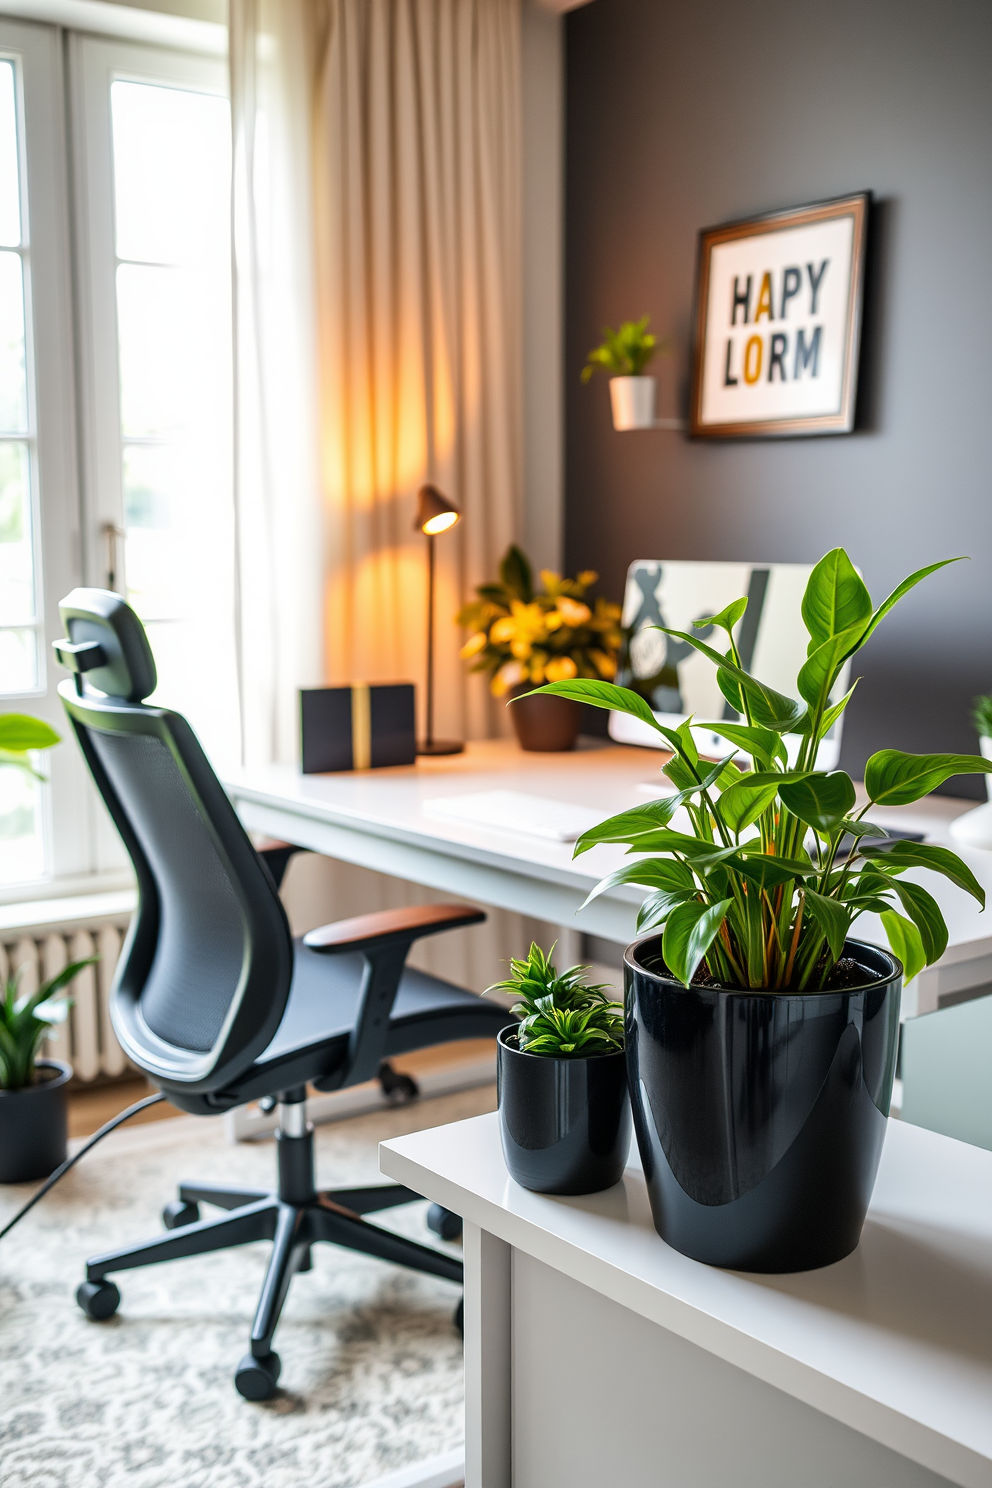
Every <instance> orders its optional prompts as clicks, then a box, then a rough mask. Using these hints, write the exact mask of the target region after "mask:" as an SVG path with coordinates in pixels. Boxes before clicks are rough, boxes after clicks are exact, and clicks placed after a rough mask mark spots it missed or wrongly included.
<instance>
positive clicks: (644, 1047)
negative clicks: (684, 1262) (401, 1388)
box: [624, 935, 902, 1271]
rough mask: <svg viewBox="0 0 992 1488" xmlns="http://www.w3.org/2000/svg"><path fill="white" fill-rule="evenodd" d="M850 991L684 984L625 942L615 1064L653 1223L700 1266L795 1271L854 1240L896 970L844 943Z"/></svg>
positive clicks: (887, 1071)
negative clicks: (856, 972)
mask: <svg viewBox="0 0 992 1488" xmlns="http://www.w3.org/2000/svg"><path fill="white" fill-rule="evenodd" d="M844 954H845V956H846V957H850V958H851V959H852V960H854V961H855V962H856V963H857V964H858V966H859V967H860V968H861V969H862V970H863V972H864V978H863V985H859V986H856V987H853V988H850V989H845V990H844V991H839V992H816V993H811V994H807V995H805V996H786V995H782V994H779V993H767V992H765V993H762V992H721V991H718V990H715V989H711V988H707V987H690V988H687V987H684V986H683V985H682V984H681V983H680V982H677V981H675V980H674V979H673V978H672V977H671V975H670V974H669V972H668V970H667V968H666V966H665V963H664V960H663V959H662V952H661V936H660V935H657V936H650V937H648V938H647V939H645V940H641V941H637V942H635V944H634V945H632V946H629V947H628V949H627V951H626V954H625V956H624V979H625V985H626V990H627V997H626V1008H627V1016H626V1026H627V1038H626V1042H627V1068H628V1076H629V1080H630V1092H631V1100H632V1103H633V1108H634V1130H635V1132H636V1134H637V1143H638V1146H639V1148H640V1152H641V1160H642V1162H643V1164H644V1174H645V1177H646V1179H647V1185H648V1193H649V1195H650V1199H651V1210H652V1213H653V1215H654V1222H655V1227H656V1228H657V1230H658V1233H659V1235H661V1236H662V1238H663V1239H664V1240H667V1241H668V1243H669V1245H672V1246H674V1248H675V1249H676V1250H680V1251H682V1253H683V1254H684V1255H688V1256H692V1257H693V1258H694V1259H695V1260H698V1261H706V1262H708V1263H709V1264H710V1265H711V1266H727V1267H732V1268H733V1269H735V1270H741V1271H807V1270H811V1269H813V1268H814V1267H816V1266H828V1265H830V1263H831V1262H832V1261H839V1260H840V1259H841V1258H842V1257H843V1256H846V1255H848V1254H849V1253H850V1252H851V1251H852V1250H853V1249H854V1247H855V1246H856V1245H857V1243H858V1240H859V1239H860V1237H861V1229H862V1226H863V1224H864V1220H865V1214H866V1213H867V1211H868V1202H869V1200H870V1198H871V1193H872V1189H873V1188H874V1186H875V1176H876V1174H877V1172H878V1164H879V1160H880V1158H881V1155H882V1143H883V1142H884V1140H885V1123H886V1118H887V1116H888V1114H889V1101H890V1099H891V1096H892V1079H893V1076H894V1074H895V1063H896V1048H897V1043H898V1037H899V997H900V992H901V989H902V966H901V965H900V963H899V962H898V961H897V960H896V958H895V957H894V956H890V955H889V954H888V952H887V951H883V950H881V949H880V948H879V947H878V946H873V945H866V944H864V943H863V942H861V941H856V940H849V941H848V942H847V945H846V947H845V953H844Z"/></svg>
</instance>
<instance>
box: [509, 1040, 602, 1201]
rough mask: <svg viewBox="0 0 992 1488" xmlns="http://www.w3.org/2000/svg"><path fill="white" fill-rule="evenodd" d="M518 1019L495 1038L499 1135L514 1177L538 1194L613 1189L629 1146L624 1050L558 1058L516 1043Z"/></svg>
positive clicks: (576, 1192)
mask: <svg viewBox="0 0 992 1488" xmlns="http://www.w3.org/2000/svg"><path fill="white" fill-rule="evenodd" d="M516 1038H517V1033H516V1024H513V1025H512V1026H511V1027H509V1028H504V1029H503V1030H502V1031H501V1032H500V1034H499V1037H498V1038H497V1041H496V1085H497V1096H498V1100H499V1132H500V1138H501V1140H502V1143H503V1156H504V1158H505V1159H506V1166H507V1167H508V1168H509V1170H510V1176H511V1177H513V1178H515V1179H516V1180H517V1182H518V1183H519V1184H520V1185H521V1186H522V1187H523V1188H530V1189H533V1190H534V1192H535V1193H551V1194H585V1193H596V1192H597V1191H598V1190H599V1189H601V1188H612V1186H613V1184H614V1183H619V1181H620V1179H621V1177H622V1176H623V1170H624V1165H625V1164H626V1161H627V1154H628V1152H629V1150H630V1101H629V1100H628V1098H627V1069H626V1063H625V1060H624V1056H623V1053H622V1052H621V1053H619V1054H598V1055H595V1056H593V1057H592V1058H590V1059H555V1058H552V1057H549V1056H548V1055H546V1054H526V1053H524V1052H523V1051H522V1050H521V1049H518V1048H517V1047H516Z"/></svg>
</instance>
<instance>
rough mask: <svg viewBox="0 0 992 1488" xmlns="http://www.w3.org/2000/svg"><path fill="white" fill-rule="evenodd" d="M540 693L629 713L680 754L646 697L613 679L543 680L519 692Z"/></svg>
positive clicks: (676, 738)
mask: <svg viewBox="0 0 992 1488" xmlns="http://www.w3.org/2000/svg"><path fill="white" fill-rule="evenodd" d="M541 693H552V694H553V695H554V696H555V697H567V698H571V699H572V700H573V701H574V702H576V703H589V704H590V706H591V707H593V708H609V709H611V710H615V711H616V712H617V713H629V714H630V716H631V717H632V718H639V719H640V720H641V722H642V723H646V724H648V725H649V727H651V728H653V729H654V730H655V731H656V733H659V734H662V735H664V737H665V738H666V739H667V740H668V742H669V744H671V746H672V748H673V749H674V750H675V753H676V754H681V753H682V741H681V739H680V738H679V736H678V734H677V733H676V732H675V730H674V729H670V728H665V727H664V726H663V725H662V724H660V723H659V722H658V720H657V718H655V716H654V714H653V713H652V711H651V705H650V703H649V702H648V701H647V699H646V698H642V697H641V695H640V693H639V692H633V691H631V689H630V688H629V687H618V686H617V684H616V683H615V682H599V681H597V680H596V679H595V678H592V677H571V678H568V679H566V680H564V681H561V682H546V683H545V684H544V686H543V687H535V688H534V689H533V691H531V692H525V693H522V694H521V696H522V697H536V696H538V695H539V694H541ZM513 701H514V702H516V701H517V699H516V698H514V699H513Z"/></svg>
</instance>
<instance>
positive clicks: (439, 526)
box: [421, 511, 460, 537]
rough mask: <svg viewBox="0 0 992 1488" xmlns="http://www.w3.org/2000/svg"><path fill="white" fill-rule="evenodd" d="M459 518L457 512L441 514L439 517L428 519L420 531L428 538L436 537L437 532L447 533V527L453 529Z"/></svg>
mask: <svg viewBox="0 0 992 1488" xmlns="http://www.w3.org/2000/svg"><path fill="white" fill-rule="evenodd" d="M459 516H460V513H459V512H456V511H450V512H441V513H440V515H439V516H436V517H429V518H428V520H427V521H426V522H425V523H424V525H423V527H422V528H421V531H422V532H424V533H425V534H426V535H427V536H428V537H436V536H437V534H438V533H439V532H447V530H448V528H449V527H454V525H455V523H456V522H457V521H458V518H459Z"/></svg>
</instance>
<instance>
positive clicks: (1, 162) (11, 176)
mask: <svg viewBox="0 0 992 1488" xmlns="http://www.w3.org/2000/svg"><path fill="white" fill-rule="evenodd" d="M20 241H21V203H20V192H19V183H18V170H17V95H16V93H15V91H14V64H13V62H0V245H2V246H3V247H4V248H16V247H17V245H18V244H19V243H20Z"/></svg>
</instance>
